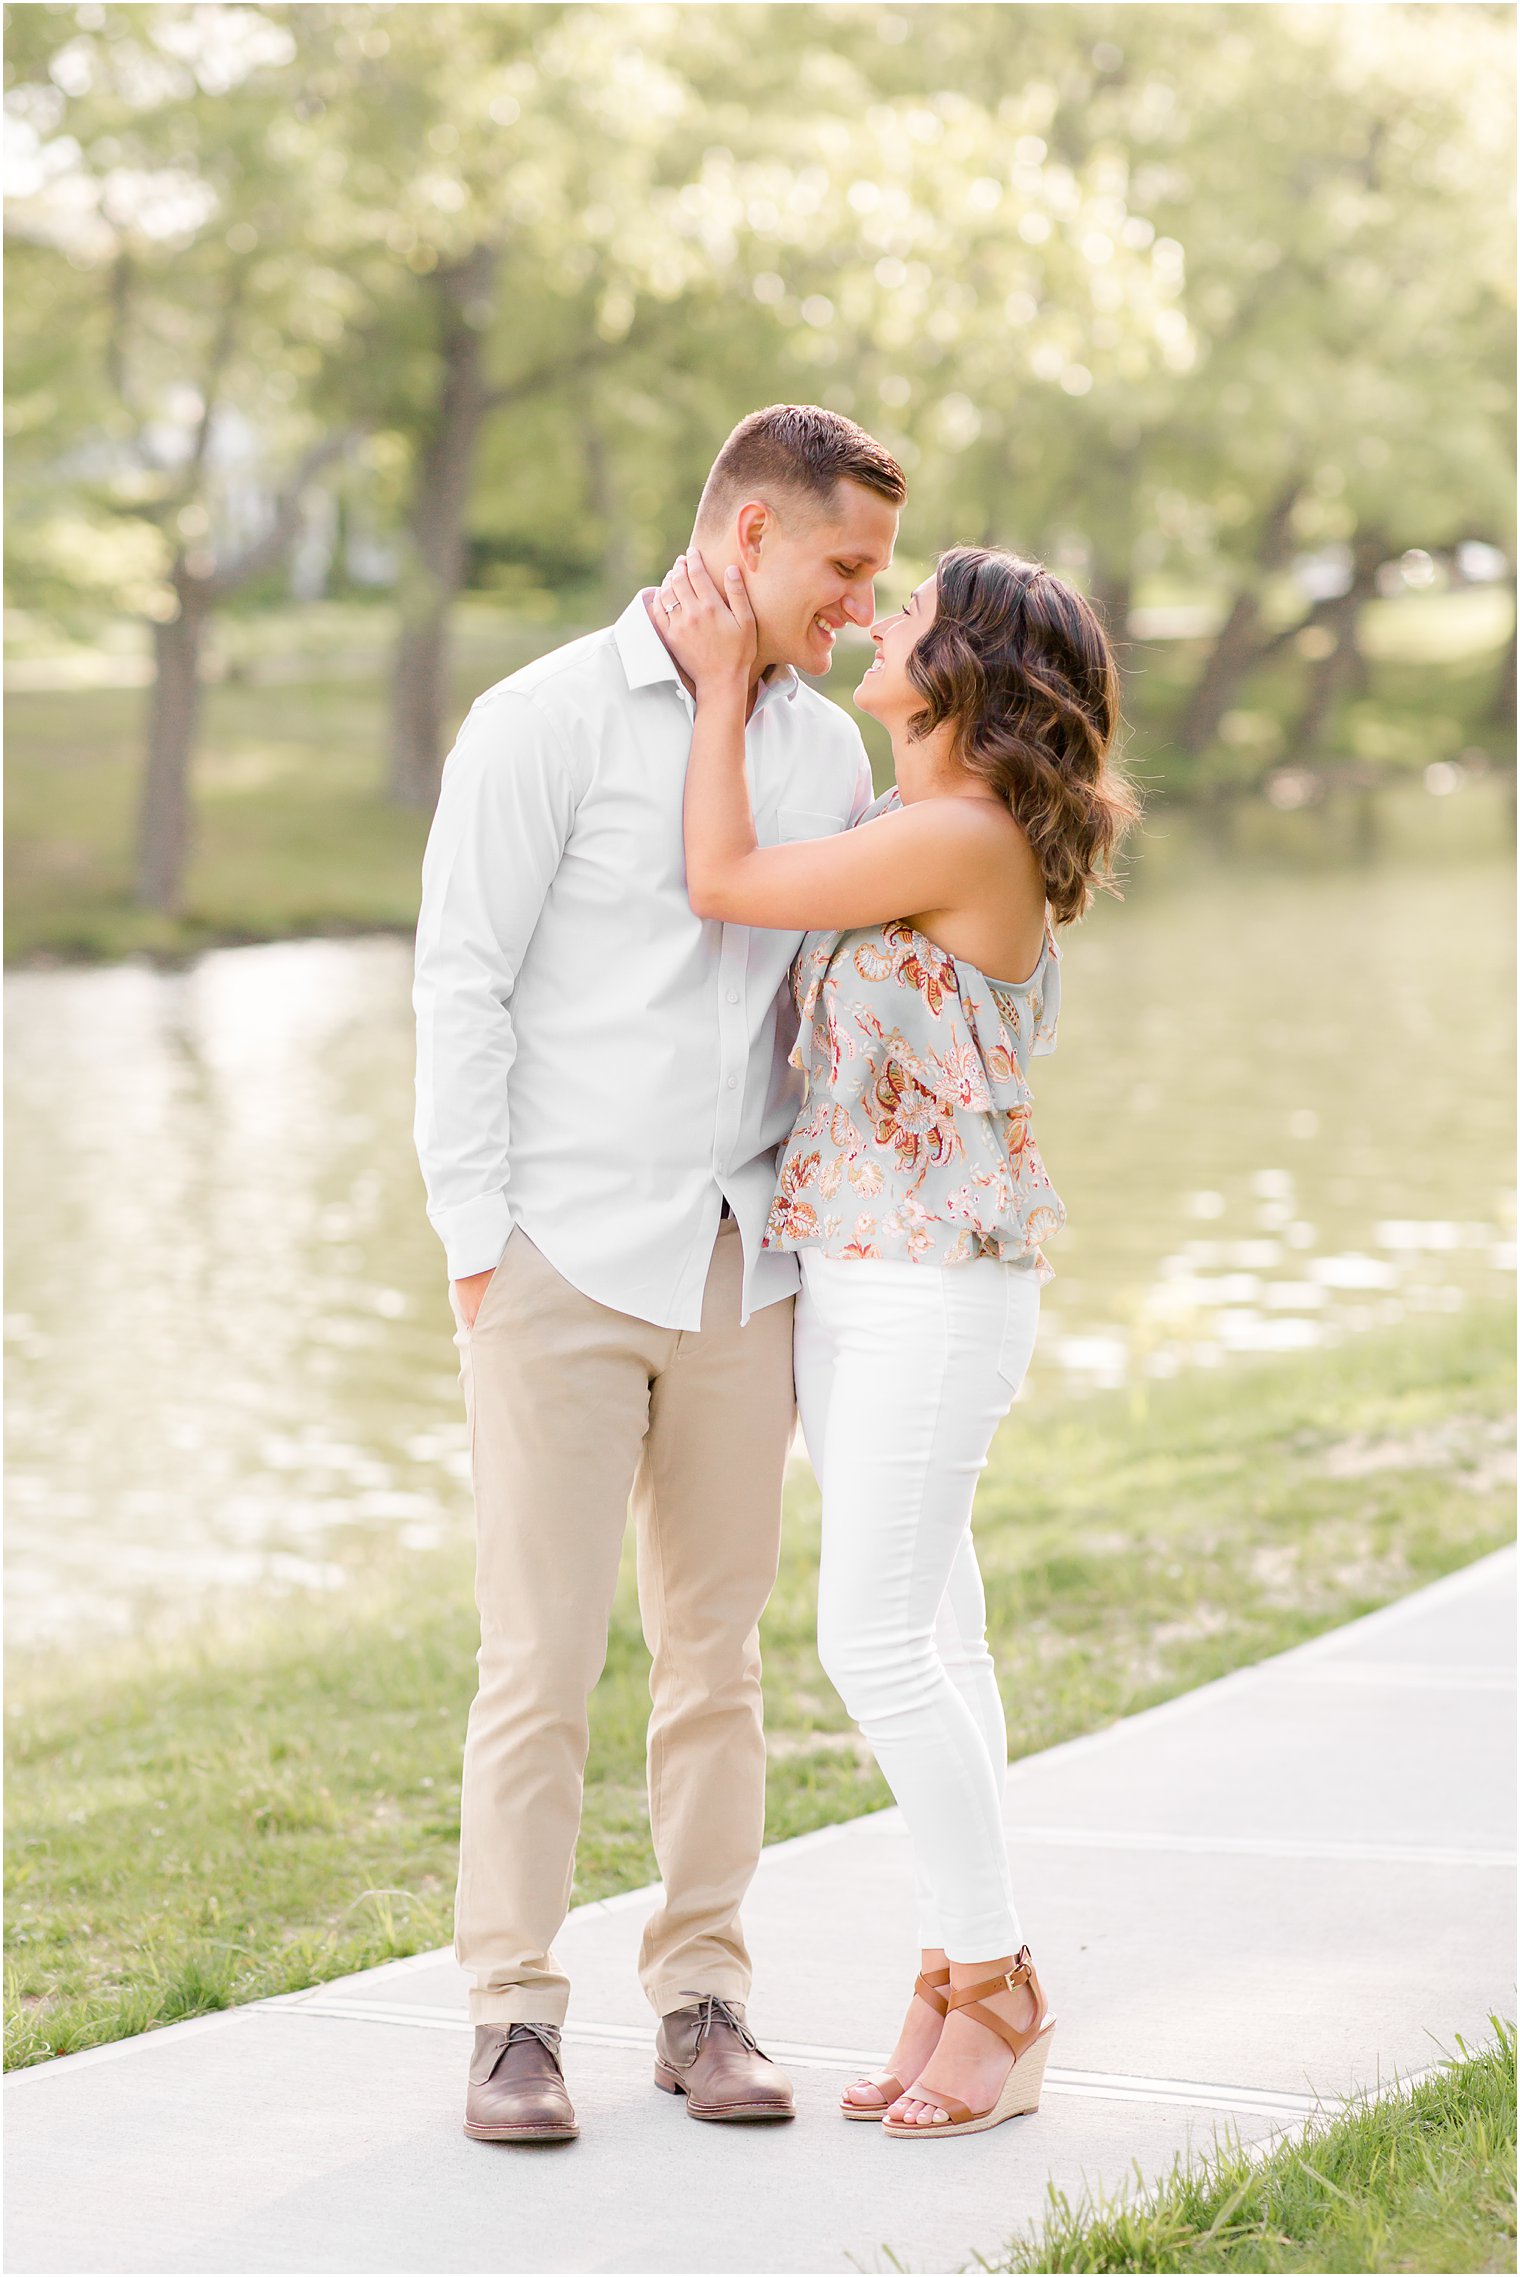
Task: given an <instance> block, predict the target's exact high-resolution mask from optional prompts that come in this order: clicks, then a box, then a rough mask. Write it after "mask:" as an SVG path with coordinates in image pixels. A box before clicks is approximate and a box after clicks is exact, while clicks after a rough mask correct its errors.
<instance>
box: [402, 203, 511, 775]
mask: <svg viewBox="0 0 1520 2277" xmlns="http://www.w3.org/2000/svg"><path fill="white" fill-rule="evenodd" d="M497 261H498V255H497V253H496V250H495V248H494V247H493V246H487V245H477V246H476V248H475V250H474V251H473V252H472V253H471V254H469V255H468V257H467V258H466V259H465V260H463V261H461V262H459V263H457V264H456V265H455V266H453V267H451V268H448V269H439V270H435V271H434V273H433V276H432V278H431V280H430V282H431V284H432V286H433V288H434V290H435V292H436V293H437V295H438V311H439V314H438V321H439V336H440V337H439V348H440V357H441V362H442V381H441V385H440V388H439V393H438V401H437V405H436V408H435V413H434V418H433V423H432V431H431V433H430V434H429V436H428V439H427V442H426V444H425V446H424V449H423V452H422V456H421V459H420V461H419V463H418V467H417V479H416V487H415V490H414V492H413V498H412V507H411V514H410V529H409V541H410V542H409V548H408V553H409V558H408V561H407V565H406V568H405V570H404V571H403V574H402V579H401V586H400V595H399V598H400V608H401V629H400V633H399V636H398V638H397V642H396V657H395V663H394V666H393V670H392V680H391V758H390V794H391V797H392V798H393V799H395V800H396V801H398V803H399V804H401V805H402V806H412V807H420V808H422V809H423V810H424V811H430V810H431V809H432V807H433V806H434V804H435V803H436V801H437V797H438V777H439V774H440V771H441V769H442V765H443V720H444V714H445V711H446V709H447V705H448V628H449V612H450V610H451V608H452V607H453V603H454V597H455V595H456V594H457V593H458V591H459V588H460V586H461V585H462V584H463V582H464V567H465V544H466V517H467V513H468V509H469V496H470V481H471V477H472V475H473V473H474V467H475V454H476V449H477V447H478V445H479V441H480V432H481V428H482V426H483V425H484V422H485V418H486V414H487V412H488V410H489V409H490V391H489V389H488V387H487V385H486V378H485V357H484V338H483V334H484V312H488V311H489V307H490V302H491V295H492V290H493V288H494V285H495V281H496V268H497Z"/></svg>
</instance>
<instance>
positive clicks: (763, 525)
mask: <svg viewBox="0 0 1520 2277" xmlns="http://www.w3.org/2000/svg"><path fill="white" fill-rule="evenodd" d="M770 529H771V510H770V508H769V507H768V506H767V505H766V503H765V501H764V500H763V499H761V498H750V499H747V500H746V501H745V503H744V504H743V505H742V506H741V507H740V508H739V512H738V515H737V516H736V518H735V522H734V533H735V535H736V537H737V538H738V541H739V566H740V567H741V568H742V569H758V568H759V566H760V549H761V547H762V545H763V543H764V541H765V539H766V538H767V537H768V536H769V535H770Z"/></svg>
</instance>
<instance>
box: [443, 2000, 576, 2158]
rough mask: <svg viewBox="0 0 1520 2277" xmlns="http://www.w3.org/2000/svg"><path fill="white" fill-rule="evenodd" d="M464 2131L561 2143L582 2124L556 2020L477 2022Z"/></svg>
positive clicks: (490, 2138)
mask: <svg viewBox="0 0 1520 2277" xmlns="http://www.w3.org/2000/svg"><path fill="white" fill-rule="evenodd" d="M464 2131H465V2133H466V2134H467V2135H473V2136H474V2137H475V2139H476V2141H477V2142H482V2143H563V2142H568V2141H569V2140H570V2137H571V2136H572V2135H578V2134H579V2133H580V2128H579V2127H578V2126H577V2125H576V2123H575V2112H574V2109H573V2108H572V2106H571V2102H570V2097H569V2095H568V2094H567V2093H566V2091H565V2075H564V2073H563V2072H562V2071H561V2069H560V2062H559V2026H558V2025H557V2024H477V2025H476V2027H475V2053H474V2055H473V2056H472V2057H471V2058H470V2086H469V2092H468V2094H467V2095H466V2097H465V2105H464Z"/></svg>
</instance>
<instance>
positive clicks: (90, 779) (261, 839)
mask: <svg viewBox="0 0 1520 2277" xmlns="http://www.w3.org/2000/svg"><path fill="white" fill-rule="evenodd" d="M1506 609H1507V603H1506V601H1505V599H1504V597H1503V596H1502V595H1497V594H1475V593H1467V594H1456V595H1446V596H1442V597H1440V598H1439V599H1437V600H1435V601H1430V600H1410V601H1400V602H1379V603H1377V604H1375V606H1374V607H1373V608H1372V609H1371V610H1370V611H1369V614H1368V625H1367V640H1368V643H1369V651H1370V652H1375V653H1372V660H1371V662H1370V665H1369V673H1370V680H1369V689H1368V692H1367V694H1366V695H1365V696H1364V697H1362V698H1359V699H1357V700H1356V701H1355V702H1354V703H1353V702H1349V701H1348V703H1347V704H1346V705H1344V706H1343V707H1342V712H1343V714H1344V716H1339V715H1338V720H1337V724H1336V727H1335V732H1334V734H1333V735H1332V736H1331V738H1330V741H1329V743H1328V744H1327V749H1328V750H1329V751H1331V752H1333V753H1335V754H1338V755H1339V756H1340V757H1341V758H1350V757H1356V758H1358V759H1359V760H1361V761H1364V762H1366V763H1367V764H1368V765H1370V766H1371V767H1373V768H1374V769H1375V770H1378V771H1380V772H1381V773H1383V774H1386V775H1387V776H1389V778H1390V779H1391V780H1393V781H1394V782H1396V784H1397V785H1398V786H1399V787H1397V788H1394V789H1391V790H1389V791H1387V792H1385V793H1381V792H1380V793H1379V794H1378V797H1377V799H1376V801H1375V808H1376V813H1375V816H1373V815H1372V814H1371V810H1370V809H1369V807H1368V805H1367V803H1366V802H1364V801H1362V800H1361V799H1360V798H1359V797H1358V796H1357V795H1356V794H1355V793H1354V792H1341V793H1338V794H1336V796H1335V797H1333V798H1332V799H1331V800H1330V801H1329V802H1328V803H1327V804H1325V805H1323V806H1316V807H1313V808H1310V809H1305V810H1303V811H1301V812H1295V813H1278V812H1275V811H1274V810H1273V809H1272V808H1271V807H1270V806H1269V805H1268V804H1267V802H1266V801H1265V800H1263V799H1261V798H1259V797H1252V798H1251V799H1249V800H1247V801H1245V802H1243V803H1242V806H1241V808H1240V809H1239V811H1238V812H1237V813H1234V814H1233V818H1232V821H1231V824H1230V830H1229V837H1230V844H1231V848H1232V850H1233V851H1235V852H1238V853H1239V854H1240V855H1241V856H1243V857H1246V858H1249V857H1251V856H1252V855H1253V854H1255V853H1258V852H1266V853H1269V854H1271V853H1281V854H1283V855H1286V856H1287V857H1288V858H1290V859H1293V860H1296V861H1305V862H1309V863H1311V864H1312V863H1316V862H1324V861H1326V860H1329V861H1332V862H1334V861H1344V860H1346V859H1347V858H1355V857H1356V856H1358V855H1359V854H1361V853H1364V852H1365V850H1366V841H1367V833H1368V831H1369V828H1372V827H1373V826H1374V824H1375V831H1376V837H1377V841H1378V843H1379V844H1380V845H1383V846H1386V848H1387V850H1389V851H1392V852H1396V851H1399V850H1401V849H1402V850H1404V851H1411V850H1412V851H1414V852H1416V853H1417V854H1418V856H1419V858H1420V859H1421V860H1424V861H1428V860H1430V859H1432V858H1440V857H1441V856H1442V855H1443V853H1444V854H1445V856H1446V857H1447V858H1450V859H1454V860H1459V859H1471V858H1474V857H1476V856H1480V855H1483V854H1486V853H1490V852H1491V851H1492V850H1493V848H1494V847H1495V846H1506V845H1508V844H1509V843H1510V842H1511V840H1512V838H1513V827H1512V818H1511V815H1510V812H1509V808H1508V805H1507V803H1506V802H1507V801H1508V800H1509V799H1510V798H1511V797H1512V795H1513V781H1514V777H1513V734H1512V732H1506V731H1505V730H1504V729H1503V728H1502V727H1501V726H1500V725H1499V724H1498V723H1497V722H1496V721H1495V720H1494V719H1493V718H1492V717H1491V716H1490V715H1491V712H1492V689H1493V683H1494V679H1495V674H1496V671H1497V652H1498V649H1499V647H1500V646H1502V643H1503V640H1504V638H1505V636H1506V634H1507V631H1508V618H1507V615H1506V614H1505V611H1506ZM456 614H457V622H456V625H455V637H454V644H453V657H452V678H451V705H450V719H449V725H450V727H452V724H453V722H454V721H456V720H458V719H459V718H461V717H462V716H463V714H464V712H465V711H466V709H467V708H468V706H469V703H470V701H471V699H472V698H473V697H474V696H475V695H476V694H477V693H478V692H479V691H480V689H482V688H484V687H488V686H489V685H490V684H491V683H492V682H493V681H495V680H497V679H500V678H501V677H502V676H503V675H504V674H505V673H508V672H511V671H514V670H516V669H517V667H518V666H519V665H521V664H523V663H525V662H527V661H528V660H529V658H530V657H532V656H535V655H537V654H539V653H540V652H541V651H542V650H544V649H546V648H551V647H554V646H555V645H557V644H558V643H559V642H561V641H563V640H566V639H569V638H570V637H572V636H573V635H574V634H575V633H576V632H577V631H579V630H581V629H582V626H581V625H580V624H579V623H575V622H572V621H569V620H568V619H564V620H558V619H556V620H554V621H541V622H530V621H526V620H520V619H517V618H514V617H513V616H512V615H511V614H510V613H509V612H507V611H506V610H504V609H503V608H501V607H500V606H499V605H496V604H493V603H492V602H491V601H489V600H488V599H484V598H482V597H480V596H474V597H471V599H470V600H468V601H467V602H466V603H465V604H463V605H462V606H461V607H460V609H459V610H458V611H457V613H456ZM391 631H392V624H391V617H390V613H389V611H388V610H387V609H386V608H384V607H383V606H370V607H358V606H351V605H342V604H336V603H334V604H322V605H313V606H312V607H311V608H309V609H306V610H295V611H271V612H269V613H268V614H267V615H264V616H250V617H246V618H239V617H237V616H234V615H229V616H228V617H227V618H225V619H224V620H219V621H218V626H217V632H216V643H217V649H216V653H215V656H214V668H215V670H216V671H217V672H225V675H226V676H224V677H219V678H214V679H213V680H212V682H211V684H210V685H209V686H208V687H207V689H206V693H205V706H204V712H203V720H202V730H201V735H200V739H199V746H198V750H197V753H196V758H195V768H194V811H195V827H194V838H193V843H192V849H191V857H190V861H189V865H188V869H187V873H186V881H185V906H184V912H183V914H182V915H181V916H179V917H176V918H166V917H160V916H157V915H155V914H154V913H152V912H151V911H148V910H143V909H139V908H137V907H136V906H135V904H134V901H133V898H132V860H133V843H134V836H135V828H136V823H135V817H136V807H137V799H138V795H139V784H140V779H141V772H142V738H143V722H144V718H145V714H146V705H147V690H146V688H145V687H141V686H120V685H115V686H109V685H91V684H89V679H88V671H87V668H90V667H93V666H97V665H98V667H99V668H100V670H102V671H106V672H110V671H112V670H114V671H115V672H116V674H117V676H118V678H120V677H121V676H122V675H123V674H130V673H132V672H135V671H140V670H141V669H143V668H144V666H145V646H144V640H143V637H142V630H141V628H140V627H126V626H121V627H116V628H112V646H113V647H114V649H115V650H116V651H118V652H119V653H116V654H115V655H109V654H106V653H104V652H101V653H100V654H95V653H93V652H90V651H87V650H79V651H73V652H70V653H69V654H67V655H57V654H53V653H52V652H51V651H49V650H48V649H47V648H46V647H45V646H43V647H42V648H40V649H37V652H36V653H28V652H27V650H26V648H25V647H24V646H23V647H22V648H21V650H20V653H19V654H18V655H17V657H16V660H15V668H14V669H15V674H16V683H17V684H16V686H15V687H14V689H13V691H12V693H11V694H10V695H9V696H8V698H7V702H6V736H7V752H6V756H7V762H8V764H7V769H6V837H7V877H6V914H5V924H6V933H5V953H6V956H7V958H9V959H12V960H21V961H27V960H37V959H47V958H109V957H121V956H126V955H130V954H148V955H153V956H158V957H166V958H167V957H173V958H179V957H186V956H191V955H194V954H195V953H196V952H197V951H199V950H202V949H205V948H207V947H210V946H213V945H215V944H217V943H222V942H232V941H254V940H276V939H284V938H288V937H291V936H295V935H300V934H313V933H342V932H353V931H358V930H371V929H377V930H385V929H393V928H394V929H404V930H409V929H410V928H411V926H412V925H413V924H414V923H415V921H416V911H417V894H418V870H419V864H420V861H421V855H422V846H423V841H424V838H425V836H426V830H427V821H426V817H425V816H422V815H419V814H415V813H412V812H409V811H407V810H404V809H402V808H398V807H395V806H393V805H391V804H390V803H389V801H388V800H387V798H386V797H385V795H384V782H385V767H386V760H385V754H386V746H387V738H388V733H389V729H388V723H387V717H386V702H387V686H388V673H389V642H390V638H391ZM33 646H34V648H36V646H37V644H36V643H34V644H33ZM1205 646H1206V643H1204V642H1202V641H1199V640H1166V641H1154V642H1150V643H1137V644H1134V645H1133V653H1132V657H1131V662H1132V664H1133V667H1134V669H1133V672H1132V675H1131V684H1130V690H1129V696H1128V699H1127V715H1128V717H1129V721H1130V727H1131V730H1132V744H1131V749H1130V756H1131V758H1132V759H1133V760H1134V762H1135V763H1136V765H1137V766H1138V768H1139V770H1140V771H1141V773H1142V774H1143V775H1144V776H1145V778H1146V780H1147V781H1148V782H1149V783H1150V784H1151V785H1152V788H1153V793H1154V794H1155V796H1156V798H1157V799H1158V801H1165V800H1166V799H1168V798H1170V797H1172V796H1174V795H1176V794H1178V793H1182V794H1186V793H1187V792H1188V790H1189V787H1190V783H1191V782H1192V774H1193V773H1196V769H1195V768H1194V769H1192V773H1190V772H1189V769H1190V767H1191V764H1192V763H1186V764H1185V763H1183V762H1181V761H1180V760H1179V759H1178V758H1177V757H1176V754H1175V753H1174V751H1173V750H1172V748H1171V725H1172V722H1173V721H1174V720H1175V718H1176V716H1177V714H1178V711H1179V708H1180V706H1181V705H1182V703H1183V701H1184V699H1185V696H1186V692H1187V689H1188V687H1189V686H1190V684H1191V682H1192V680H1193V679H1194V678H1195V677H1196V675H1197V673H1198V671H1199V670H1200V669H1201V667H1202V663H1203V657H1204V652H1205ZM861 653H862V652H861V650H860V648H859V647H858V646H855V645H850V646H848V647H847V648H846V649H845V650H844V652H843V653H842V654H841V659H840V662H839V665H838V666H837V668H836V670H835V671H834V673H833V674H832V676H831V679H830V681H829V683H828V686H829V690H830V693H831V694H833V695H835V696H836V697H837V698H838V699H839V700H840V701H841V702H846V703H847V702H848V700H849V691H850V689H851V688H852V687H853V686H854V684H855V680H856V678H857V676H858V671H859V666H860V662H861ZM76 670H77V671H80V672H82V673H84V674H85V677H83V678H82V679H81V680H80V683H79V684H78V685H67V686H63V685H60V686H37V685H31V684H29V683H28V679H27V674H28V672H29V671H30V672H31V673H32V674H33V675H35V674H37V673H39V672H40V673H41V674H42V676H43V678H44V679H45V678H47V676H48V674H49V673H50V672H55V673H56V674H57V675H58V676H60V677H61V678H63V679H67V678H68V677H69V675H70V674H71V673H73V672H75V671H76ZM1302 677H1303V665H1302V662H1301V660H1299V659H1296V658H1294V657H1292V656H1291V655H1290V656H1286V657H1284V658H1280V659H1278V660H1276V661H1275V662H1274V664H1273V665H1272V666H1271V667H1270V668H1266V669H1264V670H1263V671H1262V672H1261V673H1260V674H1258V676H1257V678H1256V680H1255V681H1254V682H1253V683H1252V688H1251V692H1250V708H1249V709H1246V710H1242V711H1239V712H1237V713H1234V714H1232V715H1231V720H1232V727H1231V733H1232V735H1234V736H1235V737H1236V739H1237V746H1238V748H1237V747H1236V746H1232V747H1231V748H1232V752H1233V756H1232V757H1229V758H1227V759H1221V760H1220V761H1219V767H1220V768H1222V769H1223V774H1222V776H1221V778H1220V779H1222V780H1223V781H1225V782H1236V781H1238V782H1241V783H1245V782H1254V781H1255V780H1256V779H1257V778H1258V777H1259V775H1260V773H1261V771H1262V769H1263V767H1265V766H1267V765H1270V764H1275V763H1277V762H1278V761H1281V760H1286V759H1290V758H1302V757H1305V756H1308V757H1313V756H1314V755H1313V754H1307V755H1306V754H1301V753H1297V752H1295V751H1294V749H1293V748H1292V722H1293V719H1294V717H1295V716H1296V711H1297V707H1298V705H1299V703H1300V702H1301V697H1302V689H1301V682H1302ZM857 716H858V715H857ZM862 724H863V726H864V729H865V732H866V734H867V737H868V740H869V741H870V742H871V746H872V757H873V763H874V764H875V766H876V768H877V779H878V782H879V783H882V784H885V783H886V782H887V781H888V780H890V774H889V755H888V750H887V746H886V743H885V740H884V738H883V737H882V736H881V735H880V732H879V731H878V730H877V729H876V728H875V727H874V726H873V725H872V723H871V722H870V721H864V722H863V723H862ZM1459 752H1461V753H1466V754H1467V758H1468V761H1469V762H1470V763H1471V762H1473V755H1474V753H1477V754H1479V755H1480V759H1481V764H1482V765H1484V766H1486V767H1488V768H1489V770H1490V771H1489V772H1488V773H1487V774H1484V775H1482V776H1481V777H1480V776H1478V775H1476V774H1473V775H1470V776H1464V777H1463V778H1462V780H1463V782H1464V785H1465V787H1464V789H1463V790H1462V793H1461V795H1460V796H1458V797H1443V798H1433V797H1429V796H1427V795H1426V793H1425V791H1424V790H1423V788H1422V781H1423V774H1422V771H1423V769H1424V767H1425V766H1426V765H1427V764H1428V763H1429V762H1430V761H1432V760H1436V759H1442V760H1450V759H1451V758H1453V757H1455V756H1456V755H1457V754H1458V753H1459ZM1209 764H1210V765H1211V766H1213V765H1214V762H1210V763H1209ZM1216 772H1217V769H1216ZM1184 811H1185V809H1184ZM1211 827H1212V829H1213V831H1214V834H1215V836H1214V841H1213V842H1212V843H1213V853H1214V856H1215V857H1217V852H1218V837H1219V833H1220V831H1221V829H1222V827H1223V822H1222V817H1221V816H1220V815H1219V814H1217V813H1216V814H1215V815H1214V819H1213V823H1212V826H1211ZM1166 834H1167V835H1168V836H1171V837H1175V836H1176V834H1177V820H1176V817H1175V816H1174V815H1172V814H1171V813H1168V816H1167V822H1166Z"/></svg>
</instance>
